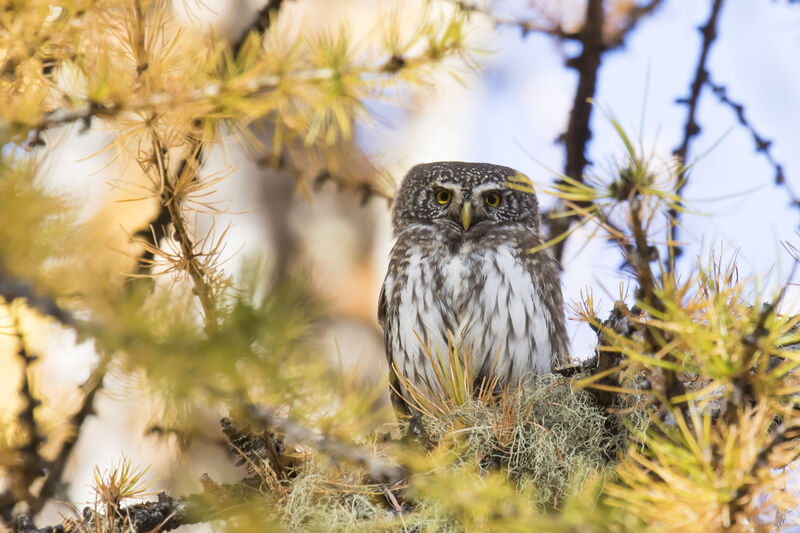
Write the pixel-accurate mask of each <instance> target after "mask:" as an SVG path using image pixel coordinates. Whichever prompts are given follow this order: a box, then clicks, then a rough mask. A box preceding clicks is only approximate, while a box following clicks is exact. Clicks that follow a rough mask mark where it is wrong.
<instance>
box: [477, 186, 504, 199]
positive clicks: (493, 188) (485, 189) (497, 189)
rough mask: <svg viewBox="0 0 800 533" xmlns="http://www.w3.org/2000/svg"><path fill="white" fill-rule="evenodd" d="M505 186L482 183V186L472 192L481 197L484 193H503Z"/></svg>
mask: <svg viewBox="0 0 800 533" xmlns="http://www.w3.org/2000/svg"><path fill="white" fill-rule="evenodd" d="M503 188H504V187H503V184H502V183H481V184H480V185H476V186H475V187H473V188H472V192H473V194H474V195H476V196H477V195H479V194H481V193H484V192H489V191H495V192H498V193H499V192H502V191H503Z"/></svg>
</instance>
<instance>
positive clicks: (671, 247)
mask: <svg viewBox="0 0 800 533" xmlns="http://www.w3.org/2000/svg"><path fill="white" fill-rule="evenodd" d="M722 3H723V0H713V4H712V6H711V13H710V14H709V16H708V20H707V21H706V23H705V25H703V26H701V27H700V33H701V34H702V36H703V42H702V45H701V47H700V56H699V58H698V60H697V67H696V68H695V73H694V79H693V80H692V84H691V86H690V89H689V96H688V97H686V98H681V99H679V100H677V103H679V104H685V105H686V106H687V107H688V111H687V114H686V123H685V125H684V127H683V140H682V141H681V144H680V145H679V146H678V147H677V148H676V149H675V150H673V152H672V153H673V155H674V156H675V157H676V158H677V159H678V160H679V162H680V164H681V172H680V174H679V175H678V185H677V188H676V189H675V193H676V195H677V196H678V201H677V204H678V205H677V206H675V207H673V208H671V209H670V210H669V213H668V214H667V217H668V224H669V243H668V244H667V248H668V254H667V262H666V265H665V268H666V270H667V272H673V271H674V270H675V261H676V259H677V258H678V257H680V255H681V254H682V253H683V249H682V247H680V246H678V245H677V244H675V243H676V242H677V238H678V224H677V222H678V218H679V217H680V210H679V207H680V205H682V204H683V202H682V201H681V200H680V198H681V193H682V192H683V189H684V187H686V183H687V182H688V173H687V172H686V159H687V158H688V155H689V147H690V145H691V142H692V139H693V138H694V137H695V136H696V135H697V134H698V133H700V126H699V125H698V124H697V121H696V120H695V113H696V111H697V105H698V103H699V100H700V92H701V91H702V89H703V85H705V84H706V83H707V82H708V71H707V70H706V61H707V59H708V53H709V51H710V50H711V45H712V43H713V42H714V39H716V37H717V20H718V18H719V13H720V11H721V10H722Z"/></svg>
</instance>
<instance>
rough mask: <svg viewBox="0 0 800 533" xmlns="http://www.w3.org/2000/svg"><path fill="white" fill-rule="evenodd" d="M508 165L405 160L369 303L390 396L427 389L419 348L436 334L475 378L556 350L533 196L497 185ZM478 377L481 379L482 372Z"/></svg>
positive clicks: (526, 372) (520, 367) (532, 369)
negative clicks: (387, 246)
mask: <svg viewBox="0 0 800 533" xmlns="http://www.w3.org/2000/svg"><path fill="white" fill-rule="evenodd" d="M518 175H519V174H518V173H517V172H516V171H515V170H513V169H511V168H508V167H503V166H499V165H490V164H484V163H464V162H456V161H447V162H439V163H427V164H422V165H417V166H415V167H414V168H412V169H411V170H410V171H409V173H408V174H407V175H406V177H405V178H404V179H403V182H402V184H401V185H400V189H399V191H398V194H397V197H396V198H395V200H394V205H393V207H392V227H393V234H394V238H395V242H394V246H393V247H392V251H391V256H390V261H389V269H388V272H387V274H386V278H385V280H384V282H383V287H382V289H381V293H380V298H379V302H378V321H379V322H380V324H381V326H382V327H383V331H384V343H385V349H386V357H387V358H388V360H389V368H390V370H389V371H390V381H391V382H392V389H393V392H392V401H393V403H394V405H395V407H396V408H398V409H399V410H401V411H403V412H406V413H409V412H410V409H409V407H410V403H409V401H408V391H406V390H405V389H404V387H403V386H402V385H401V382H405V381H401V380H399V379H398V377H397V374H396V372H399V373H401V374H402V375H403V376H404V378H405V380H407V381H408V382H410V383H411V384H413V385H414V387H415V389H416V390H417V391H431V392H433V393H436V392H437V391H438V390H439V385H438V381H437V379H436V376H435V373H436V369H435V367H434V365H433V363H432V362H431V358H430V356H429V355H428V353H426V346H427V350H430V351H431V352H432V353H433V354H436V350H437V348H438V350H439V352H440V353H442V354H444V357H443V359H444V360H447V353H448V352H447V350H448V338H450V339H451V340H452V341H454V342H455V345H456V346H457V347H460V349H461V350H462V352H461V353H462V354H471V356H472V368H473V372H474V373H473V376H474V379H475V382H476V385H480V384H481V383H488V382H490V381H489V380H490V379H493V378H494V377H497V378H498V379H499V384H500V385H501V386H502V385H503V384H509V385H512V386H513V385H514V384H516V383H519V382H520V380H522V379H524V378H526V377H528V376H531V375H535V374H544V373H548V372H550V371H551V370H552V369H553V368H554V367H556V366H559V365H561V364H564V363H565V362H566V360H567V359H566V358H567V336H566V330H565V327H564V310H563V302H562V296H561V285H560V280H559V275H558V268H557V264H556V261H555V259H554V258H553V257H552V256H551V255H550V253H549V250H547V249H542V250H540V251H537V252H535V253H530V252H529V251H530V250H531V248H534V247H536V246H539V245H540V244H542V243H543V240H542V235H541V230H540V220H539V207H538V203H537V201H536V196H535V195H534V194H533V193H530V192H524V191H520V190H517V189H513V188H510V187H508V186H507V182H508V180H509V179H511V178H514V177H515V176H518ZM484 380H486V381H484Z"/></svg>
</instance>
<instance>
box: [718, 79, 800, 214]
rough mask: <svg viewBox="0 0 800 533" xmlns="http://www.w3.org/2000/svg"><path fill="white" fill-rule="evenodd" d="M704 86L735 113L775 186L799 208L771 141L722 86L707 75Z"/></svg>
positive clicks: (799, 201) (797, 197) (796, 196)
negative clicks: (770, 171)
mask: <svg viewBox="0 0 800 533" xmlns="http://www.w3.org/2000/svg"><path fill="white" fill-rule="evenodd" d="M706 84H707V85H708V86H709V87H710V88H711V92H713V93H714V96H716V97H717V98H718V99H719V101H720V102H722V103H723V104H725V105H727V106H728V107H730V108H731V109H732V110H733V112H734V113H736V118H737V120H738V121H739V124H741V126H742V127H743V128H744V129H746V130H747V131H748V132H749V133H750V135H751V136H752V137H753V142H754V143H755V145H756V152H757V153H761V154H764V157H765V158H766V159H767V162H769V164H770V165H771V166H772V168H773V170H774V171H775V185H778V186H781V187H783V188H784V190H785V191H786V193H787V194H788V196H789V199H790V200H791V205H792V207H794V208H800V196H798V195H797V193H796V192H795V191H794V189H793V188H792V186H791V185H790V184H789V182H788V181H787V180H786V175H785V174H784V170H783V165H781V164H780V163H778V161H777V160H776V159H775V156H774V155H773V154H772V141H771V140H769V139H767V138H765V137H764V136H762V135H761V134H759V133H758V131H756V129H755V127H754V126H753V125H752V124H751V123H750V121H749V120H747V117H746V116H745V112H744V104H741V103H739V102H735V101H733V100H731V99H730V97H728V91H727V89H726V87H725V86H724V85H720V84H716V83H714V81H713V80H712V79H711V75H710V74H708V77H707V79H706Z"/></svg>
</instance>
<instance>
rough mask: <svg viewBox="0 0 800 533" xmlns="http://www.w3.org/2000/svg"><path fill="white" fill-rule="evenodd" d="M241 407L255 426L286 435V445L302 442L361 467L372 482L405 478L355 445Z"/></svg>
mask: <svg viewBox="0 0 800 533" xmlns="http://www.w3.org/2000/svg"><path fill="white" fill-rule="evenodd" d="M242 407H243V408H244V411H245V413H246V414H247V416H248V417H249V418H250V420H251V421H252V422H253V424H254V426H260V428H261V429H264V430H268V429H272V428H274V429H277V430H279V431H281V432H282V433H283V434H284V435H285V440H286V442H287V444H293V443H298V442H302V443H304V444H308V445H309V446H312V447H314V448H316V449H317V450H319V451H320V452H322V453H325V454H327V455H329V456H330V457H332V458H335V459H344V460H347V461H351V462H353V463H356V464H359V465H361V466H364V467H365V468H366V469H367V473H368V475H369V477H370V478H371V479H372V480H374V481H375V482H378V483H393V482H396V481H397V480H399V479H401V478H403V477H405V475H406V470H405V469H404V468H403V467H401V466H398V465H396V464H393V463H390V462H388V461H384V460H382V459H379V458H378V457H376V456H375V455H374V454H372V453H370V452H368V451H367V450H364V449H363V448H360V447H358V446H354V445H352V444H348V443H345V442H341V441H337V440H333V439H330V438H328V437H326V436H325V435H322V434H319V433H315V432H314V431H312V430H310V429H308V428H306V427H305V426H302V425H300V424H298V423H297V422H295V421H293V420H292V419H290V418H287V417H283V416H279V415H277V414H275V411H274V410H273V409H270V408H266V407H258V406H256V405H253V404H251V403H245V404H243V405H242Z"/></svg>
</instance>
